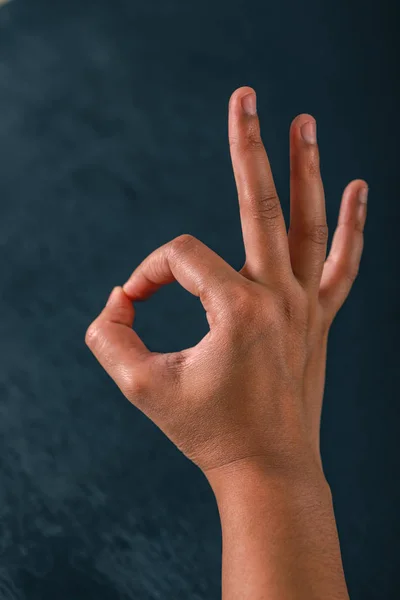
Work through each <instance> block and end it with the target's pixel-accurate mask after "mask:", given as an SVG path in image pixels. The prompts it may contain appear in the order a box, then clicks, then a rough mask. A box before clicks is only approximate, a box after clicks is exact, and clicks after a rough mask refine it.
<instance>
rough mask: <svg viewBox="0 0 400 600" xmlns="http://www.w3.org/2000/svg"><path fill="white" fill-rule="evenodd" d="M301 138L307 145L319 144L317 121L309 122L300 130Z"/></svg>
mask: <svg viewBox="0 0 400 600" xmlns="http://www.w3.org/2000/svg"><path fill="white" fill-rule="evenodd" d="M300 131H301V136H302V138H303V140H304V141H305V142H307V144H316V143H317V124H316V122H315V121H307V123H304V125H302V126H301V128H300Z"/></svg>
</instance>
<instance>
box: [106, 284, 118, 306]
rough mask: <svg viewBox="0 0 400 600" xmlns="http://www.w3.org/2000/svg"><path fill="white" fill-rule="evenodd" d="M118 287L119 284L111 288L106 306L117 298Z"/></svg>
mask: <svg viewBox="0 0 400 600" xmlns="http://www.w3.org/2000/svg"><path fill="white" fill-rule="evenodd" d="M119 289H120V286H118V285H117V286H116V287H115V288H113V290H112V292H111V294H110V295H109V297H108V300H107V304H106V306H108V305H109V304H112V302H113V301H114V300H115V298H117V296H118V293H119V291H118V290H119Z"/></svg>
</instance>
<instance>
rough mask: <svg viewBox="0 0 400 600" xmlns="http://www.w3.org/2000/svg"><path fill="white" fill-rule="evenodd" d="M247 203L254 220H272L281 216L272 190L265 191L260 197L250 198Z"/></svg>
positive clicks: (277, 201) (276, 198)
mask: <svg viewBox="0 0 400 600" xmlns="http://www.w3.org/2000/svg"><path fill="white" fill-rule="evenodd" d="M249 203H250V206H251V207H252V213H253V217H255V218H262V219H268V220H274V219H277V218H278V217H279V216H280V214H281V204H280V201H279V198H278V196H277V194H276V192H275V191H274V190H270V191H265V192H263V193H262V194H261V195H260V196H257V197H252V198H250V202H249Z"/></svg>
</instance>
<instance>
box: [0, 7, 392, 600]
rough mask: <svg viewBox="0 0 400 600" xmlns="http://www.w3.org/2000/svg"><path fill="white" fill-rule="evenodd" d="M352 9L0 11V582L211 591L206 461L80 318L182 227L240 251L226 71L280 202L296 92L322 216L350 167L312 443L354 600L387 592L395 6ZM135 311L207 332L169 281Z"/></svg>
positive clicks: (57, 592) (70, 599)
mask: <svg viewBox="0 0 400 600" xmlns="http://www.w3.org/2000/svg"><path fill="white" fill-rule="evenodd" d="M393 5H394V3H393ZM368 10H369V9H368V7H367V5H366V4H365V3H361V2H351V1H350V2H349V0H335V1H325V2H323V3H322V2H319V1H318V0H306V2H304V3H298V2H296V1H295V0H282V1H281V2H279V3H278V2H276V1H273V2H272V1H261V0H254V1H253V2H251V3H249V2H248V3H246V2H245V1H244V0H240V1H239V0H222V1H218V0H215V1H214V2H211V1H209V0H201V1H193V0H192V1H190V2H187V1H185V0H168V1H166V0H153V1H149V2H143V1H142V2H138V1H136V0H108V1H106V0H93V1H91V0H79V1H78V0H68V1H64V0H63V1H61V0H47V1H46V0H31V1H28V0H13V2H10V3H8V4H5V5H4V6H2V7H1V8H0V263H1V264H0V273H1V284H0V286H1V287H0V291H1V297H0V308H1V313H0V314H1V317H0V328H1V330H0V360H1V363H0V365H1V366H0V600H55V599H57V600H117V599H127V598H129V599H137V600H147V599H148V600H157V599H173V600H180V599H190V600H218V598H219V596H220V583H219V579H220V567H221V559H220V553H221V540H220V525H219V519H218V513H217V509H216V505H215V501H214V498H213V495H212V492H211V490H210V489H209V487H208V484H207V482H206V480H205V478H204V477H203V476H202V474H201V473H200V471H199V470H198V469H197V468H196V467H195V466H193V465H192V464H191V463H189V461H187V460H186V459H185V458H184V457H183V455H182V454H180V452H179V451H178V450H176V449H175V448H174V447H173V445H172V444H171V443H170V442H169V441H168V440H167V439H166V438H165V437H164V436H163V434H162V433H161V432H160V431H159V430H158V429H157V428H156V427H155V426H154V425H153V424H152V423H151V422H150V421H148V420H147V419H146V418H145V417H144V416H143V415H142V414H141V413H140V412H139V411H138V410H136V409H135V408H134V407H133V406H132V405H130V404H129V402H128V401H127V400H126V399H125V398H124V397H123V396H122V394H121V392H120V391H119V389H118V388H117V387H116V386H115V384H114V383H113V381H112V380H111V379H110V378H109V377H108V375H106V374H105V372H104V371H103V370H102V369H101V367H100V366H99V364H98V363H97V362H96V360H95V359H94V357H93V356H92V354H91V353H90V351H89V350H88V349H87V347H86V346H85V344H84V335H85V331H86V329H87V327H88V325H89V323H90V322H91V321H92V320H93V319H94V318H95V316H97V314H98V313H99V311H100V310H101V309H102V307H103V306H104V303H105V302H106V299H107V296H108V294H109V293H110V291H111V289H112V287H113V286H114V285H118V284H122V283H123V282H124V281H125V280H126V279H127V277H128V275H129V274H130V272H131V271H132V270H133V269H134V268H135V266H136V265H137V264H138V263H139V262H140V261H141V260H142V259H143V258H144V257H145V256H146V255H147V254H148V253H149V252H151V251H152V250H153V249H154V248H156V247H157V246H159V245H161V244H163V243H164V242H166V241H168V240H170V239H172V238H173V237H175V236H177V235H179V234H181V233H191V234H193V235H195V236H197V237H199V238H200V239H201V240H202V241H203V242H205V243H206V244H208V245H209V246H210V247H211V248H213V250H215V251H217V252H218V253H220V254H221V255H222V256H223V257H224V258H225V259H226V260H227V261H229V262H230V263H231V264H232V265H233V266H234V267H235V268H240V267H241V266H242V263H243V260H244V252H243V247H242V240H241V231H240V222H239V213H238V206H237V197H236V192H235V186H234V180H233V175H232V170H231V164H230V157H229V149H228V142H227V106H228V100H229V96H230V94H231V93H232V92H233V90H234V89H236V88H237V87H239V86H242V85H251V86H253V87H254V88H255V89H256V91H257V93H258V107H259V113H260V119H261V127H262V135H263V139H264V142H265V145H266V147H267V150H268V152H269V156H270V160H271V163H272V167H273V170H274V175H275V180H276V184H277V187H278V190H279V192H280V196H281V201H282V205H283V208H284V212H285V216H286V217H288V212H289V211H288V209H289V206H288V192H289V189H288V181H289V162H288V160H289V148H288V133H289V125H290V122H291V120H292V119H293V118H294V117H295V116H296V115H297V114H299V113H301V112H309V113H311V114H313V115H314V116H315V117H316V119H317V122H318V134H319V143H320V149H321V160H322V172H323V177H324V182H325V189H326V198H327V210H328V221H329V225H330V230H331V234H332V233H333V229H334V226H335V223H336V218H337V214H338V209H339V203H340V198H341V193H342V191H343V189H344V187H345V185H346V184H347V183H348V182H349V181H350V180H351V179H355V178H359V177H361V178H364V179H366V180H367V181H368V183H369V184H370V199H369V213H368V220H367V226H366V243H365V251H364V256H363V259H362V263H361V269H360V275H359V278H358V280H357V282H356V284H355V286H354V289H353V291H352V293H351V296H350V297H349V299H348V301H347V303H346V305H345V306H344V308H343V309H342V310H341V312H340V313H339V316H338V317H337V320H336V321H335V323H334V326H333V329H332V331H331V336H330V345H329V354H328V370H327V384H326V394H325V406H324V413H323V425H322V429H323V431H322V450H323V458H324V463H325V469H326V474H327V477H328V479H329V481H330V484H331V487H332V490H333V495H334V500H335V510H336V515H337V519H338V527H339V532H340V537H341V543H342V551H343V559H344V564H345V570H346V576H347V581H348V584H349V588H350V592H351V598H352V600H381V599H382V600H391V599H392V598H393V599H395V598H398V597H399V596H398V595H397V594H396V584H397V579H398V572H397V570H398V564H397V561H398V548H397V544H398V539H399V535H400V524H399V510H398V507H399V502H400V494H399V480H398V472H399V467H400V460H399V454H400V453H399V444H398V438H399V435H398V430H399V425H398V416H399V410H398V405H399V398H398V393H397V383H398V375H399V367H398V363H399V352H398V349H397V348H398V342H397V339H396V338H397V336H398V334H399V301H398V296H399V291H400V290H399V277H398V275H399V273H398V269H397V261H398V254H397V252H398V250H397V241H398V234H397V229H398V217H399V209H398V201H399V194H398V164H397V160H398V157H396V153H395V145H396V138H395V136H396V133H395V127H396V125H397V119H398V117H397V114H398V113H397V112H395V111H396V109H397V106H398V90H397V87H396V85H397V84H396V85H395V80H396V71H395V69H396V63H395V60H394V56H395V47H394V29H395V23H396V18H397V15H395V13H394V6H393V7H392V6H391V4H389V2H382V1H381V2H380V3H379V5H377V4H376V3H375V6H374V12H372V10H371V11H370V12H368ZM136 327H137V331H138V332H139V334H140V335H141V336H142V337H143V339H144V341H145V342H146V343H147V344H148V346H149V347H150V348H151V349H154V350H158V351H167V350H177V349H180V348H183V347H185V346H188V345H193V344H194V343H196V342H197V341H198V340H199V339H200V337H202V336H203V335H204V334H205V332H206V331H207V323H206V319H205V317H204V314H203V311H202V310H201V306H200V304H199V302H198V300H197V299H196V298H194V297H192V296H190V295H189V294H187V293H186V292H185V291H183V290H182V289H181V288H180V287H179V286H178V284H173V285H171V286H168V287H167V288H163V289H162V290H161V291H160V292H159V293H158V294H157V295H156V296H154V297H152V298H151V299H150V300H149V301H148V302H147V303H144V304H141V305H140V306H139V307H138V311H137V318H136ZM396 553H397V556H396ZM397 593H399V588H398V589H397Z"/></svg>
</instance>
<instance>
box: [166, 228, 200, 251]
mask: <svg viewBox="0 0 400 600" xmlns="http://www.w3.org/2000/svg"><path fill="white" fill-rule="evenodd" d="M196 243H197V239H196V238H195V237H194V236H193V235H191V234H190V233H182V235H178V237H176V238H175V239H174V240H172V242H171V248H172V251H173V252H181V251H182V250H184V249H186V248H188V247H191V246H193V245H195V244H196Z"/></svg>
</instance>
